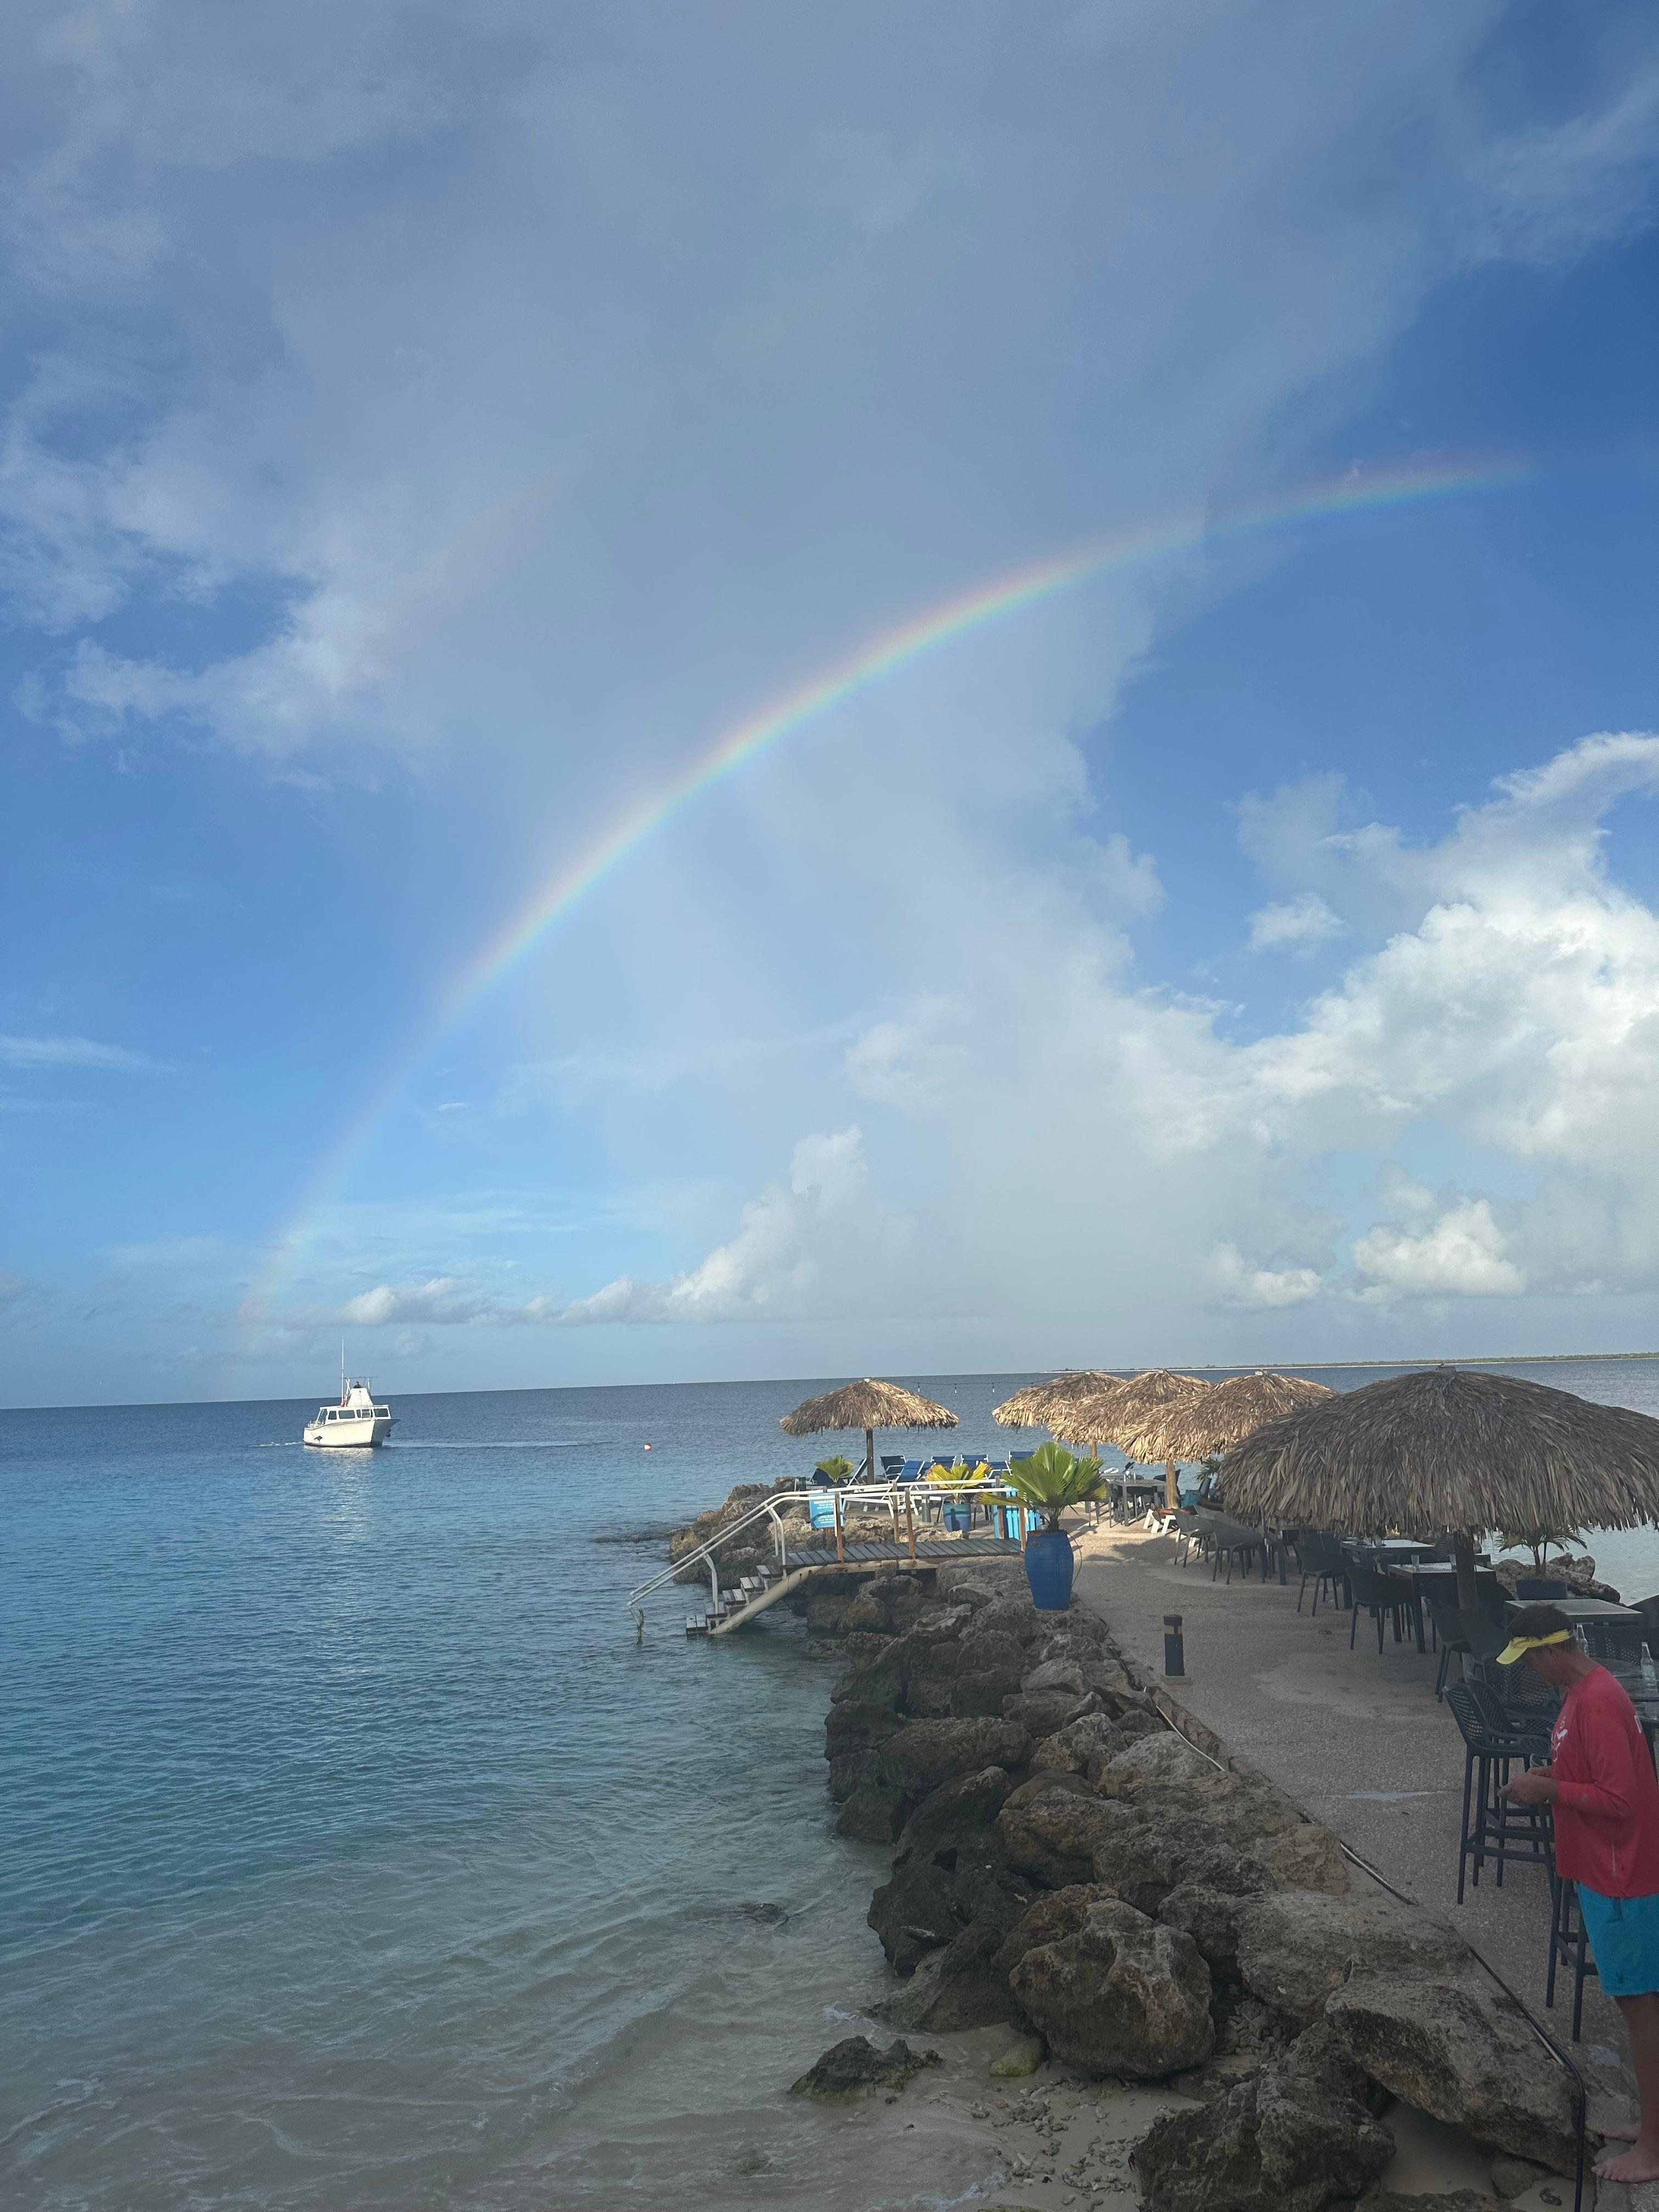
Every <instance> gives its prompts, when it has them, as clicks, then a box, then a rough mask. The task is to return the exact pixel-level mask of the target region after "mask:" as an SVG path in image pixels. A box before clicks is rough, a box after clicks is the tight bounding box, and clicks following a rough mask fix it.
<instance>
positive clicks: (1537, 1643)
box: [1498, 1628, 1572, 1667]
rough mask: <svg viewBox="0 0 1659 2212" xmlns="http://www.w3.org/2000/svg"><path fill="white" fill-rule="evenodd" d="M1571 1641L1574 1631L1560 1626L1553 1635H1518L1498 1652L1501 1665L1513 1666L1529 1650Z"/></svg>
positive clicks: (1538, 1649) (1537, 1649)
mask: <svg viewBox="0 0 1659 2212" xmlns="http://www.w3.org/2000/svg"><path fill="white" fill-rule="evenodd" d="M1571 1641H1572V1631H1571V1629H1570V1628H1558V1629H1557V1630H1556V1631H1555V1633H1554V1634H1553V1636H1517V1637H1516V1638H1514V1640H1513V1641H1512V1642H1510V1643H1509V1644H1505V1645H1504V1648H1503V1650H1501V1651H1500V1652H1499V1653H1498V1665H1499V1666H1500V1667H1513V1666H1514V1664H1515V1662H1516V1660H1517V1659H1519V1658H1521V1657H1522V1656H1524V1655H1525V1654H1526V1653H1527V1652H1528V1651H1540V1650H1542V1649H1543V1647H1544V1645H1545V1644H1571Z"/></svg>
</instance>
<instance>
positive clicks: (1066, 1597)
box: [1025, 1528, 1072, 1613]
mask: <svg viewBox="0 0 1659 2212" xmlns="http://www.w3.org/2000/svg"><path fill="white" fill-rule="evenodd" d="M1025 1579H1026V1581H1027V1582H1028V1583H1030V1585H1031V1602H1032V1604H1033V1605H1034V1606H1036V1609H1037V1611H1038V1612H1039V1613H1064V1612H1065V1611H1066V1607H1068V1606H1069V1605H1070V1604H1071V1602H1072V1540H1071V1538H1070V1537H1069V1536H1068V1535H1066V1533H1065V1531H1064V1530H1063V1529H1060V1528H1034V1529H1033V1530H1032V1531H1031V1533H1030V1535H1029V1536H1028V1537H1027V1538H1026V1539H1025Z"/></svg>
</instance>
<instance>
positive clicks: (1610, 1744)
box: [1553, 1708, 1636, 1820]
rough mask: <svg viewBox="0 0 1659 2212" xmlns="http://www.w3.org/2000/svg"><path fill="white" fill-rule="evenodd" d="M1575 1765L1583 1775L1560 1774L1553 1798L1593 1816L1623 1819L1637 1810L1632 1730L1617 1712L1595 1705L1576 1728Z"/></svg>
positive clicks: (1555, 1801)
mask: <svg viewBox="0 0 1659 2212" xmlns="http://www.w3.org/2000/svg"><path fill="white" fill-rule="evenodd" d="M1573 1736H1574V1744H1573V1749H1574V1752H1575V1753H1576V1756H1575V1758H1574V1759H1573V1762H1572V1763H1573V1765H1574V1766H1575V1767H1576V1768H1577V1769H1578V1770H1579V1773H1580V1775H1582V1777H1583V1778H1582V1779H1578V1778H1575V1779H1573V1780H1571V1781H1569V1780H1567V1779H1566V1778H1565V1777H1559V1776H1558V1777H1557V1779H1556V1784H1555V1792H1554V1797H1553V1802H1554V1803H1556V1804H1558V1805H1565V1807H1566V1808H1567V1809H1568V1811H1569V1812H1572V1813H1583V1814H1586V1815H1587V1816H1588V1817H1589V1819H1590V1820H1626V1819H1627V1818H1628V1817H1629V1816H1630V1815H1631V1814H1632V1813H1633V1812H1634V1811H1635V1810H1636V1771H1635V1768H1634V1765H1633V1764H1632V1741H1631V1732H1630V1730H1629V1729H1627V1728H1626V1727H1624V1726H1623V1725H1622V1723H1620V1719H1619V1717H1618V1715H1617V1714H1615V1713H1609V1712H1605V1711H1601V1710H1600V1709H1597V1708H1592V1709H1591V1711H1590V1712H1589V1714H1581V1715H1580V1716H1579V1718H1578V1725H1577V1728H1576V1729H1574V1731H1573Z"/></svg>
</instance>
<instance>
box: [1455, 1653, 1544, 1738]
mask: <svg viewBox="0 0 1659 2212" xmlns="http://www.w3.org/2000/svg"><path fill="white" fill-rule="evenodd" d="M1470 1663H1471V1669H1472V1674H1473V1679H1474V1680H1476V1681H1478V1682H1480V1684H1481V1685H1482V1686H1484V1687H1485V1688H1486V1690H1487V1691H1489V1692H1491V1694H1492V1696H1493V1697H1494V1698H1496V1699H1497V1700H1498V1704H1499V1705H1500V1706H1502V1708H1503V1710H1504V1715H1505V1717H1506V1718H1507V1720H1508V1723H1509V1725H1510V1727H1511V1728H1514V1729H1519V1730H1521V1731H1522V1734H1527V1735H1539V1736H1541V1738H1542V1741H1543V1748H1542V1750H1541V1751H1540V1752H1539V1753H1538V1754H1537V1756H1538V1757H1539V1758H1540V1759H1547V1758H1548V1757H1549V1736H1550V1730H1551V1729H1553V1727H1554V1726H1555V1717H1556V1715H1557V1714H1558V1713H1559V1711H1560V1710H1561V1692H1559V1690H1554V1689H1552V1688H1551V1687H1550V1686H1549V1684H1548V1683H1547V1682H1546V1681H1544V1680H1541V1677H1540V1676H1538V1675H1536V1674H1534V1673H1533V1671H1532V1669H1531V1668H1530V1667H1527V1666H1522V1665H1517V1666H1514V1667H1500V1666H1499V1665H1498V1662H1497V1660H1496V1658H1491V1659H1476V1660H1474V1661H1472V1662H1470Z"/></svg>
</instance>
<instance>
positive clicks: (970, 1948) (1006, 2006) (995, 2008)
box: [876, 1891, 1029, 2035]
mask: <svg viewBox="0 0 1659 2212" xmlns="http://www.w3.org/2000/svg"><path fill="white" fill-rule="evenodd" d="M1028 1903H1029V1899H1022V1898H1018V1897H1016V1896H1015V1895H1013V1893H1011V1892H1007V1891H999V1892H997V1893H995V1895H994V1897H993V1898H992V1899H991V1900H990V1902H989V1905H988V1908H987V1910H986V1911H982V1912H981V1913H980V1914H979V1915H978V1916H977V1917H975V1918H973V1919H971V1920H969V1923H968V1924H967V1925H966V1926H965V1927H964V1928H963V1929H960V1930H959V1931H958V1933H957V1935H956V1936H953V1937H952V1939H951V1942H949V1943H947V1944H946V1945H945V1948H944V1949H943V1950H942V1951H930V1952H929V1953H928V1954H927V1956H926V1957H925V1958H924V1959H922V1960H921V1962H920V1964H919V1965H918V1966H917V1967H916V1970H915V1973H913V1974H912V1975H911V1977H910V1978H909V1980H908V1982H906V1983H905V1984H904V1986H903V1987H902V1989H901V1990H897V1991H896V1993H895V1994H894V1995H893V1996H890V1997H889V1998H887V1999H886V2000H885V2001H884V2002H883V2003H881V2004H880V2005H878V2006H877V2008H876V2013H877V2016H878V2018H879V2019H881V2020H884V2021H887V2023H888V2024H889V2026H890V2027H906V2028H912V2029H921V2030H924V2031H926V2032H927V2033H929V2034H933V2035H951V2034H954V2033H956V2032H957V2030H958V2029H959V2028H964V2027H995V2026H996V2025H997V2024H998V2023H999V2022H1000V2021H1013V2020H1014V2019H1015V2018H1016V2017H1017V2016H1018V2011H1019V2008H1018V2005H1017V2004H1016V2002H1015V2001H1014V1996H1013V1993H1012V1990H1010V1989H1009V1986H1008V1977H1007V1974H1006V1972H1005V1971H1004V1970H1003V1968H1002V1967H1001V1966H1000V1965H999V1964H998V1960H999V1957H1000V1951H1001V1948H1002V1945H1003V1943H1004V1942H1006V1939H1007V1936H1008V1935H1009V1933H1010V1931H1011V1929H1012V1927H1013V1926H1014V1925H1016V1924H1017V1923H1018V1919H1019V1917H1020V1915H1021V1914H1022V1913H1023V1912H1024V1911H1025V1909H1026V1906H1027V1904H1028Z"/></svg>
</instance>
